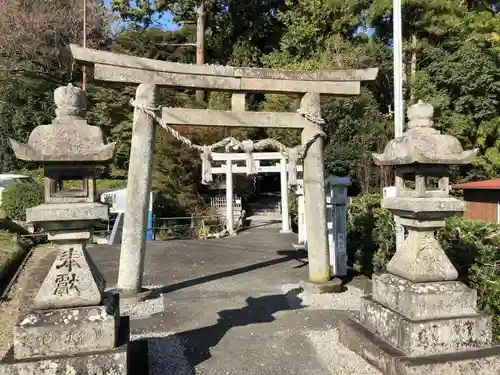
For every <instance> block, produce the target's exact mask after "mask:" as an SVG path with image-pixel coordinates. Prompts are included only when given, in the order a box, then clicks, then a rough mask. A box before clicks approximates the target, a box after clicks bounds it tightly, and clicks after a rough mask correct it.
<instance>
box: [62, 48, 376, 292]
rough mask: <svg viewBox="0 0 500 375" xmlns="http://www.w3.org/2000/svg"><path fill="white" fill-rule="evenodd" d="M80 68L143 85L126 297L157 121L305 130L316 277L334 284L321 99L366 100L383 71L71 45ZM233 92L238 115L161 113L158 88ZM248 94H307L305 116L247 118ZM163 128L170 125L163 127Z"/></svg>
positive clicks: (133, 157)
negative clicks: (246, 64) (178, 58)
mask: <svg viewBox="0 0 500 375" xmlns="http://www.w3.org/2000/svg"><path fill="white" fill-rule="evenodd" d="M71 52H72V54H73V58H74V60H75V61H76V62H78V63H81V64H84V65H90V66H93V68H94V78H95V79H96V80H100V81H110V82H122V83H132V84H139V86H138V88H137V92H136V98H135V102H134V107H135V110H134V122H133V129H132V145H131V154H130V164H129V173H128V185H127V186H128V189H130V191H129V193H128V194H127V205H126V207H127V208H126V211H127V214H126V215H125V222H124V227H123V241H122V248H121V256H120V269H119V276H118V285H117V287H118V289H119V291H120V292H121V294H122V296H127V295H130V296H136V295H137V294H139V293H140V292H141V290H142V289H141V288H142V274H143V268H144V250H145V230H146V220H147V216H146V210H147V207H148V199H149V191H150V189H151V166H152V161H153V152H154V143H155V128H156V127H155V124H154V122H155V120H156V121H158V122H160V123H163V124H168V125H174V126H175V125H189V126H229V127H277V128H299V129H302V144H305V145H306V152H305V153H304V155H302V158H303V168H304V172H303V176H304V191H305V211H306V216H307V217H308V221H307V228H306V230H307V238H308V257H309V279H310V281H311V282H313V283H319V284H322V283H328V282H329V281H330V280H331V274H330V262H329V251H328V240H327V224H326V205H325V176H324V161H323V136H324V133H323V132H322V129H321V125H322V124H323V123H324V120H323V119H322V118H321V109H320V100H319V98H320V94H329V95H359V93H360V83H361V81H369V80H374V79H375V77H376V75H377V73H378V69H377V68H372V69H365V70H332V71H317V72H306V71H285V70H274V69H257V68H238V67H230V66H213V65H192V64H181V63H172V62H166V61H158V60H152V59H147V58H140V57H135V56H128V55H123V54H116V53H111V52H104V51H97V50H93V49H88V48H81V47H78V46H75V45H72V46H71ZM157 86H167V87H172V88H183V89H204V90H218V91H229V92H232V93H233V97H232V111H216V110H205V109H190V108H167V107H161V108H156V107H155V106H156V103H155V97H156V95H155V94H156V87H157ZM247 92H262V93H281V94H292V93H299V94H303V98H302V100H301V104H300V108H299V110H298V113H273V112H247V111H246V103H245V94H246V93H247ZM162 126H163V125H162Z"/></svg>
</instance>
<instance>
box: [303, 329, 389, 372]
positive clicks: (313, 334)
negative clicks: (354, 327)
mask: <svg viewBox="0 0 500 375" xmlns="http://www.w3.org/2000/svg"><path fill="white" fill-rule="evenodd" d="M306 334H307V336H308V337H309V340H311V343H312V344H313V346H314V349H316V353H317V355H318V357H319V358H320V359H321V360H322V361H323V363H324V364H325V366H326V368H327V369H328V370H329V371H330V373H331V374H332V375H383V374H382V373H381V372H379V371H378V370H377V369H376V368H375V367H373V366H372V365H370V364H369V363H368V362H366V361H365V360H363V359H361V358H360V357H359V356H358V355H357V354H355V353H353V352H351V351H350V350H349V349H347V348H345V347H344V346H343V345H342V344H340V343H339V336H338V331H337V329H336V328H333V329H331V330H328V331H309V332H307V333H306Z"/></svg>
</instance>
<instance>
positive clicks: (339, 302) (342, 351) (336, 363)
mask: <svg viewBox="0 0 500 375" xmlns="http://www.w3.org/2000/svg"><path fill="white" fill-rule="evenodd" d="M297 287H298V286H297V285H293V284H287V285H283V286H282V287H281V289H282V290H283V292H284V293H286V292H288V291H289V290H292V289H295V288H297ZM364 294H365V293H364V292H363V291H362V290H361V289H359V288H356V287H354V286H348V288H347V290H346V291H345V292H343V293H333V294H311V293H308V292H306V291H305V290H303V291H302V292H301V293H299V294H298V297H299V298H300V299H301V300H302V306H305V308H306V309H312V310H350V311H357V310H359V303H360V297H361V296H363V295H364ZM326 328H327V330H326V331H306V335H307V337H308V338H309V340H310V341H311V343H312V345H313V347H314V349H315V350H316V353H317V355H318V357H319V359H321V360H322V361H323V363H324V365H325V367H326V368H327V369H328V370H329V371H330V373H331V374H332V375H382V374H381V373H380V372H379V371H378V370H377V369H376V368H375V367H373V366H372V365H370V364H369V363H368V362H366V361H365V360H363V359H362V358H360V357H359V356H358V355H357V354H355V353H354V352H352V351H350V350H348V349H347V348H345V347H344V346H343V345H342V344H341V343H340V342H339V336H338V331H337V328H335V327H333V326H328V327H326Z"/></svg>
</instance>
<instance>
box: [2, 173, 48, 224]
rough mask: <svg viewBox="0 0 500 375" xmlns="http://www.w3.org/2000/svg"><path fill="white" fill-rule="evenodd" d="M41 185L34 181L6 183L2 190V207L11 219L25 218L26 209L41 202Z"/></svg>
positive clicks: (42, 192) (23, 219) (22, 219)
mask: <svg viewBox="0 0 500 375" xmlns="http://www.w3.org/2000/svg"><path fill="white" fill-rule="evenodd" d="M43 195H44V191H43V186H42V185H40V184H38V183H36V182H27V183H22V184H12V185H7V186H6V187H5V189H4V190H3V191H2V209H3V211H4V213H5V215H6V216H8V217H10V218H11V219H13V220H20V221H25V220H26V210H27V209H28V208H31V207H35V206H38V205H39V204H42V203H43V199H44V196H43Z"/></svg>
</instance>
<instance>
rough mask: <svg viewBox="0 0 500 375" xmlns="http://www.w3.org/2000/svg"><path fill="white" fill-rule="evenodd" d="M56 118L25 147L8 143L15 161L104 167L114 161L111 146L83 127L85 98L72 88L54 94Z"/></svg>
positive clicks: (99, 133) (95, 130)
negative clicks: (101, 165) (83, 164)
mask: <svg viewBox="0 0 500 375" xmlns="http://www.w3.org/2000/svg"><path fill="white" fill-rule="evenodd" d="M54 103H55V105H56V110H55V112H56V118H55V119H54V120H52V123H51V124H49V125H40V126H37V127H36V128H35V129H34V130H33V131H32V132H31V134H30V136H29V139H28V142H27V143H26V144H23V143H19V142H17V141H16V140H14V139H10V144H11V146H12V148H13V150H14V153H15V155H16V157H17V158H18V159H21V160H24V161H31V162H42V163H54V162H56V163H72V162H83V163H89V164H104V163H107V162H109V161H111V160H112V159H113V157H114V152H115V146H116V144H115V143H109V144H105V143H104V136H103V133H102V130H101V129H100V128H99V127H97V126H91V125H89V124H87V121H86V119H85V115H86V106H87V95H86V93H85V91H83V90H82V89H80V88H78V87H76V86H73V85H72V84H71V83H70V84H69V85H67V86H62V87H58V88H57V89H55V90H54Z"/></svg>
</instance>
